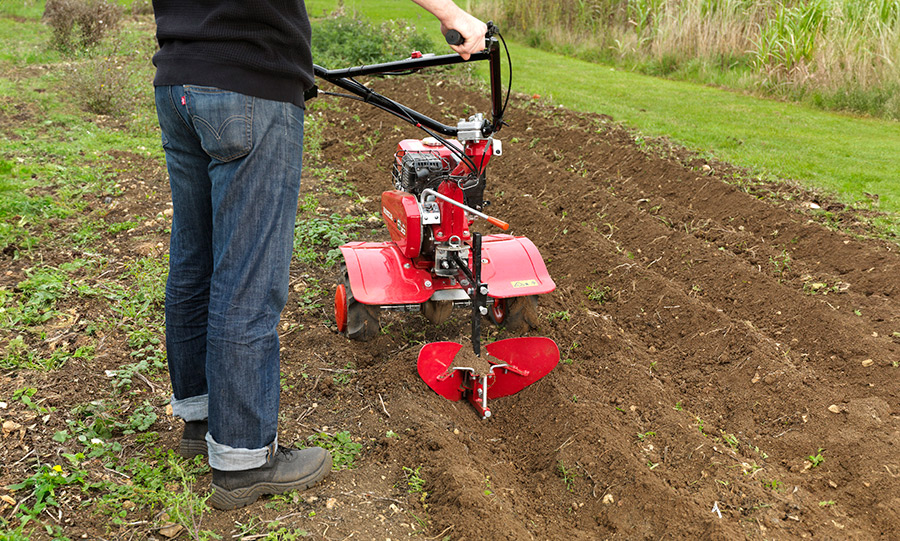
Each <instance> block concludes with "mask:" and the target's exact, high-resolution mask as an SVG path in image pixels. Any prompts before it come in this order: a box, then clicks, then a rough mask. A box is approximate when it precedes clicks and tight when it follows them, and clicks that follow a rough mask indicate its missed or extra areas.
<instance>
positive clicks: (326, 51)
mask: <svg viewBox="0 0 900 541" xmlns="http://www.w3.org/2000/svg"><path fill="white" fill-rule="evenodd" d="M433 49H434V43H433V42H432V41H431V40H430V39H429V38H428V36H426V35H424V34H421V33H419V31H418V30H417V29H416V28H415V27H414V26H412V25H411V24H409V23H407V22H405V21H402V20H398V21H387V22H385V23H383V24H382V25H380V26H376V25H375V24H373V23H372V22H371V21H369V20H367V19H365V18H363V17H361V16H359V15H358V14H354V15H352V16H350V15H346V14H344V13H341V12H335V13H332V15H331V16H329V17H328V18H325V19H321V20H318V21H314V22H313V36H312V53H313V60H314V61H315V63H316V64H320V65H322V66H325V67H327V68H339V67H347V66H357V65H362V64H377V63H380V62H389V61H392V60H400V59H402V58H405V57H408V56H409V54H410V53H411V52H412V51H421V52H429V51H431V50H433Z"/></svg>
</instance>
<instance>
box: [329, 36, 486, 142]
mask: <svg viewBox="0 0 900 541" xmlns="http://www.w3.org/2000/svg"><path fill="white" fill-rule="evenodd" d="M495 33H497V27H496V26H495V25H494V24H493V23H491V22H489V23H488V33H487V36H486V47H485V49H484V50H483V51H481V52H478V53H475V54H473V55H471V56H470V57H469V60H463V59H462V57H461V56H459V55H458V54H449V55H440V56H434V55H428V56H421V57H419V58H408V59H405V60H398V61H395V62H386V63H383V64H372V65H368V66H356V67H352V68H345V69H337V70H329V69H326V68H323V67H322V66H319V65H314V66H313V71H314V73H315V76H316V77H319V78H320V79H324V80H326V81H328V82H330V83H332V84H333V85H335V86H337V87H340V88H342V89H344V90H346V91H348V92H351V93H352V94H355V95H356V96H358V97H359V98H361V99H362V101H365V102H366V103H369V104H371V105H373V106H375V107H378V108H379V109H382V110H384V111H387V112H388V113H391V114H393V115H395V116H397V117H399V118H401V119H403V120H405V121H407V122H409V123H410V124H413V125H422V126H424V127H426V128H428V129H431V130H434V131H435V132H437V133H439V134H441V135H445V136H449V137H456V136H457V133H458V131H459V129H458V128H457V127H456V126H448V125H446V124H443V123H441V122H438V121H436V120H434V119H432V118H430V117H427V116H425V115H423V114H421V113H419V112H418V111H415V110H413V109H410V108H408V107H406V106H405V105H402V104H400V103H397V102H396V101H394V100H391V99H389V98H386V97H385V96H382V95H380V94H378V93H376V92H374V91H373V90H370V89H369V88H366V87H365V86H364V85H363V84H362V83H359V82H358V81H356V80H354V79H353V78H354V77H361V76H364V75H377V74H385V75H390V74H392V73H394V74H396V73H399V72H404V73H405V72H409V71H416V70H419V69H423V68H429V67H434V66H451V65H455V64H461V63H464V62H476V61H481V60H487V61H488V62H489V63H490V81H491V114H492V120H491V122H487V121H485V123H484V126H483V127H482V133H483V135H484V136H485V137H488V136H490V135H491V134H493V133H496V132H498V131H500V128H501V127H502V126H503V100H502V89H501V86H500V45H499V43H498V42H497V39H496V38H494V37H493V35H494V34H495ZM445 38H446V39H447V42H448V43H450V39H451V38H453V39H457V40H461V39H462V35H461V34H460V33H459V32H458V31H456V30H448V31H447V34H446V36H445ZM451 44H453V43H451ZM313 95H315V94H313Z"/></svg>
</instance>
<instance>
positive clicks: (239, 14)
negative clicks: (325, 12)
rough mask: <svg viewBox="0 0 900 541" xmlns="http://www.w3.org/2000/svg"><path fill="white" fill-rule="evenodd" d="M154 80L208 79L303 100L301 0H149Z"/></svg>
mask: <svg viewBox="0 0 900 541" xmlns="http://www.w3.org/2000/svg"><path fill="white" fill-rule="evenodd" d="M153 11H154V13H155V15H156V27H157V28H156V39H157V40H158V41H159V45H160V50H159V51H158V52H157V53H156V54H155V55H153V64H154V65H155V66H156V77H155V78H154V80H153V84H154V85H156V86H163V85H185V84H194V85H203V86H215V87H218V88H221V89H223V90H231V91H234V92H240V93H242V94H246V95H249V96H255V97H259V98H264V99H270V100H276V101H285V102H290V103H294V104H296V105H299V106H301V107H302V106H303V92H304V91H305V90H306V89H308V88H310V87H311V86H312V85H313V81H314V75H313V66H312V54H311V52H310V34H311V31H310V26H309V18H308V16H307V14H306V5H305V4H304V2H303V0H224V1H223V0H199V1H185V0H153Z"/></svg>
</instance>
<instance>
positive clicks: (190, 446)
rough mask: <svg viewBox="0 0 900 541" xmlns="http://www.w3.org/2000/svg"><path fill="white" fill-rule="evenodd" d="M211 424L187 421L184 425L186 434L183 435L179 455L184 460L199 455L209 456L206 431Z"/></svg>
mask: <svg viewBox="0 0 900 541" xmlns="http://www.w3.org/2000/svg"><path fill="white" fill-rule="evenodd" d="M208 429H209V422H208V421H206V420H203V421H187V422H186V423H184V433H183V434H182V435H181V443H179V444H178V454H179V455H181V456H183V457H184V458H194V457H195V456H198V455H203V456H209V451H208V450H207V448H206V431H207V430H208Z"/></svg>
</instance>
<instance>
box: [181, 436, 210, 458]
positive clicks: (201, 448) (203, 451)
mask: <svg viewBox="0 0 900 541" xmlns="http://www.w3.org/2000/svg"><path fill="white" fill-rule="evenodd" d="M178 454H179V455H181V456H182V457H184V458H187V459H192V458H194V457H195V456H199V455H203V456H209V450H208V449H207V448H206V440H181V443H180V444H179V445H178Z"/></svg>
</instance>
